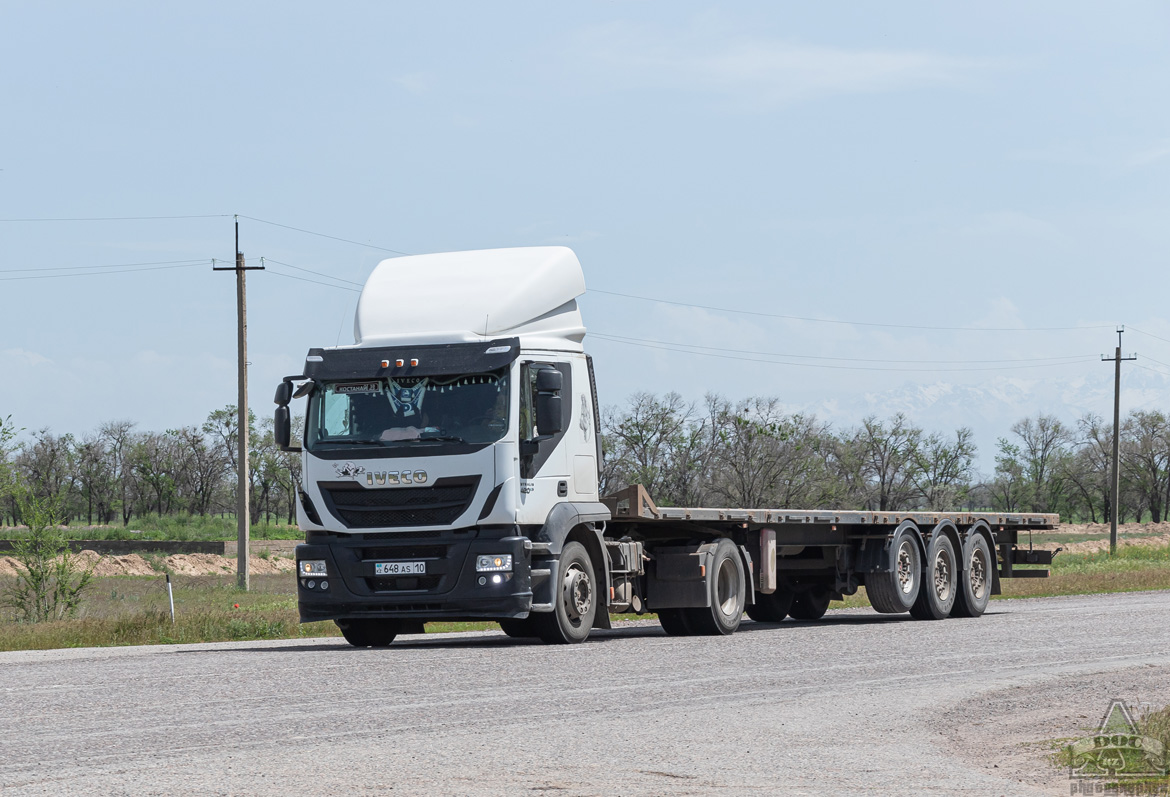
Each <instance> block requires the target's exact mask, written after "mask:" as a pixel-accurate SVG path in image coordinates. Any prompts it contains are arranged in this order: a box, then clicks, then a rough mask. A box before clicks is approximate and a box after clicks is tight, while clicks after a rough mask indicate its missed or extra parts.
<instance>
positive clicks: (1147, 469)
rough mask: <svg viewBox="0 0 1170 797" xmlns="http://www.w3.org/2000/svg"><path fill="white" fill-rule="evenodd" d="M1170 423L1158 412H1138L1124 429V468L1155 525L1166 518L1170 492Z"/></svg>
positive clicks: (1129, 419)
mask: <svg viewBox="0 0 1170 797" xmlns="http://www.w3.org/2000/svg"><path fill="white" fill-rule="evenodd" d="M1168 437H1170V423H1168V422H1167V419H1166V416H1165V415H1163V414H1162V413H1161V412H1158V411H1157V410H1153V411H1143V410H1135V411H1133V412H1131V413H1130V414H1129V416H1128V417H1126V419H1125V423H1123V424H1122V426H1121V452H1120V460H1121V462H1120V467H1121V470H1122V472H1123V473H1124V474H1125V475H1126V477H1127V480H1128V481H1129V483H1130V485H1131V486H1132V488H1133V489H1134V490H1135V491H1136V492H1137V494H1138V496H1140V500H1141V502H1142V504H1144V505H1145V508H1146V509H1147V510H1148V511H1149V513H1150V519H1151V520H1152V521H1153V522H1154V523H1159V522H1161V520H1162V518H1163V517H1164V516H1165V508H1166V500H1167V493H1168V492H1170V444H1168V442H1167V438H1168Z"/></svg>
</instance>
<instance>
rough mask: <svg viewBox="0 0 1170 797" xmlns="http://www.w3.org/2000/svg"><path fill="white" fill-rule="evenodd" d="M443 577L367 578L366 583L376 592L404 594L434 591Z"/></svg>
mask: <svg viewBox="0 0 1170 797" xmlns="http://www.w3.org/2000/svg"><path fill="white" fill-rule="evenodd" d="M441 578H442V576H387V577H381V578H367V579H366V582H367V583H368V584H369V585H370V589H372V590H373V591H374V592H402V591H406V590H420V589H434V588H435V587H437V586H439V580H440V579H441Z"/></svg>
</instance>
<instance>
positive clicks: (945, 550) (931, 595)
mask: <svg viewBox="0 0 1170 797" xmlns="http://www.w3.org/2000/svg"><path fill="white" fill-rule="evenodd" d="M958 565H959V561H958V558H957V557H956V556H955V544H954V543H953V542H951V538H950V537H948V536H947V535H945V534H942V533H941V532H936V533H935V534H933V535H932V536H931V538H930V545H928V546H926V566H925V567H923V568H922V589H920V590H919V591H918V598H917V599H916V600H915V601H914V605H913V606H911V607H910V616H912V617H913V618H914V619H916V620H945V619H946V618H947V617H949V616H950V614H951V608H952V607H953V606H954V605H955V595H956V594H957V593H958V591H959V589H958V587H959V573H958Z"/></svg>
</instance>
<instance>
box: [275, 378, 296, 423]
mask: <svg viewBox="0 0 1170 797" xmlns="http://www.w3.org/2000/svg"><path fill="white" fill-rule="evenodd" d="M292 398H293V391H292V382H281V383H280V384H279V385H277V386H276V397H275V398H274V399H272V400H273V401H275V402H276V405H277V406H278V407H288V403H289V402H290V401H292ZM285 414H286V415H287V414H288V413H287V411H286V412H285Z"/></svg>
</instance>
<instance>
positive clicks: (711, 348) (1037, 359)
mask: <svg viewBox="0 0 1170 797" xmlns="http://www.w3.org/2000/svg"><path fill="white" fill-rule="evenodd" d="M590 334H592V335H595V336H597V337H600V338H605V339H607V340H616V341H619V342H630V343H655V344H659V345H662V346H679V347H685V348H686V349H704V350H707V351H715V352H731V353H733V354H755V355H760V356H764V357H792V358H796V359H801V360H838V361H842V362H862V363H909V364H917V365H927V364H943V365H958V364H984V363H1039V362H1050V361H1052V360H1074V361H1078V362H1079V361H1081V360H1084V359H1086V358H1088V359H1092V358H1093V356H1094V355H1092V354H1067V355H1061V356H1059V357H1021V358H1005V359H998V360H882V359H876V358H871V357H826V356H821V355H816V354H788V353H784V352H771V351H752V350H750V349H727V348H720V347H718V346H700V345H698V344H694V343H676V342H672V341H665V340H646V339H645V338H631V337H627V336H625V335H612V334H609V333H602V332H593V333H590Z"/></svg>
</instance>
